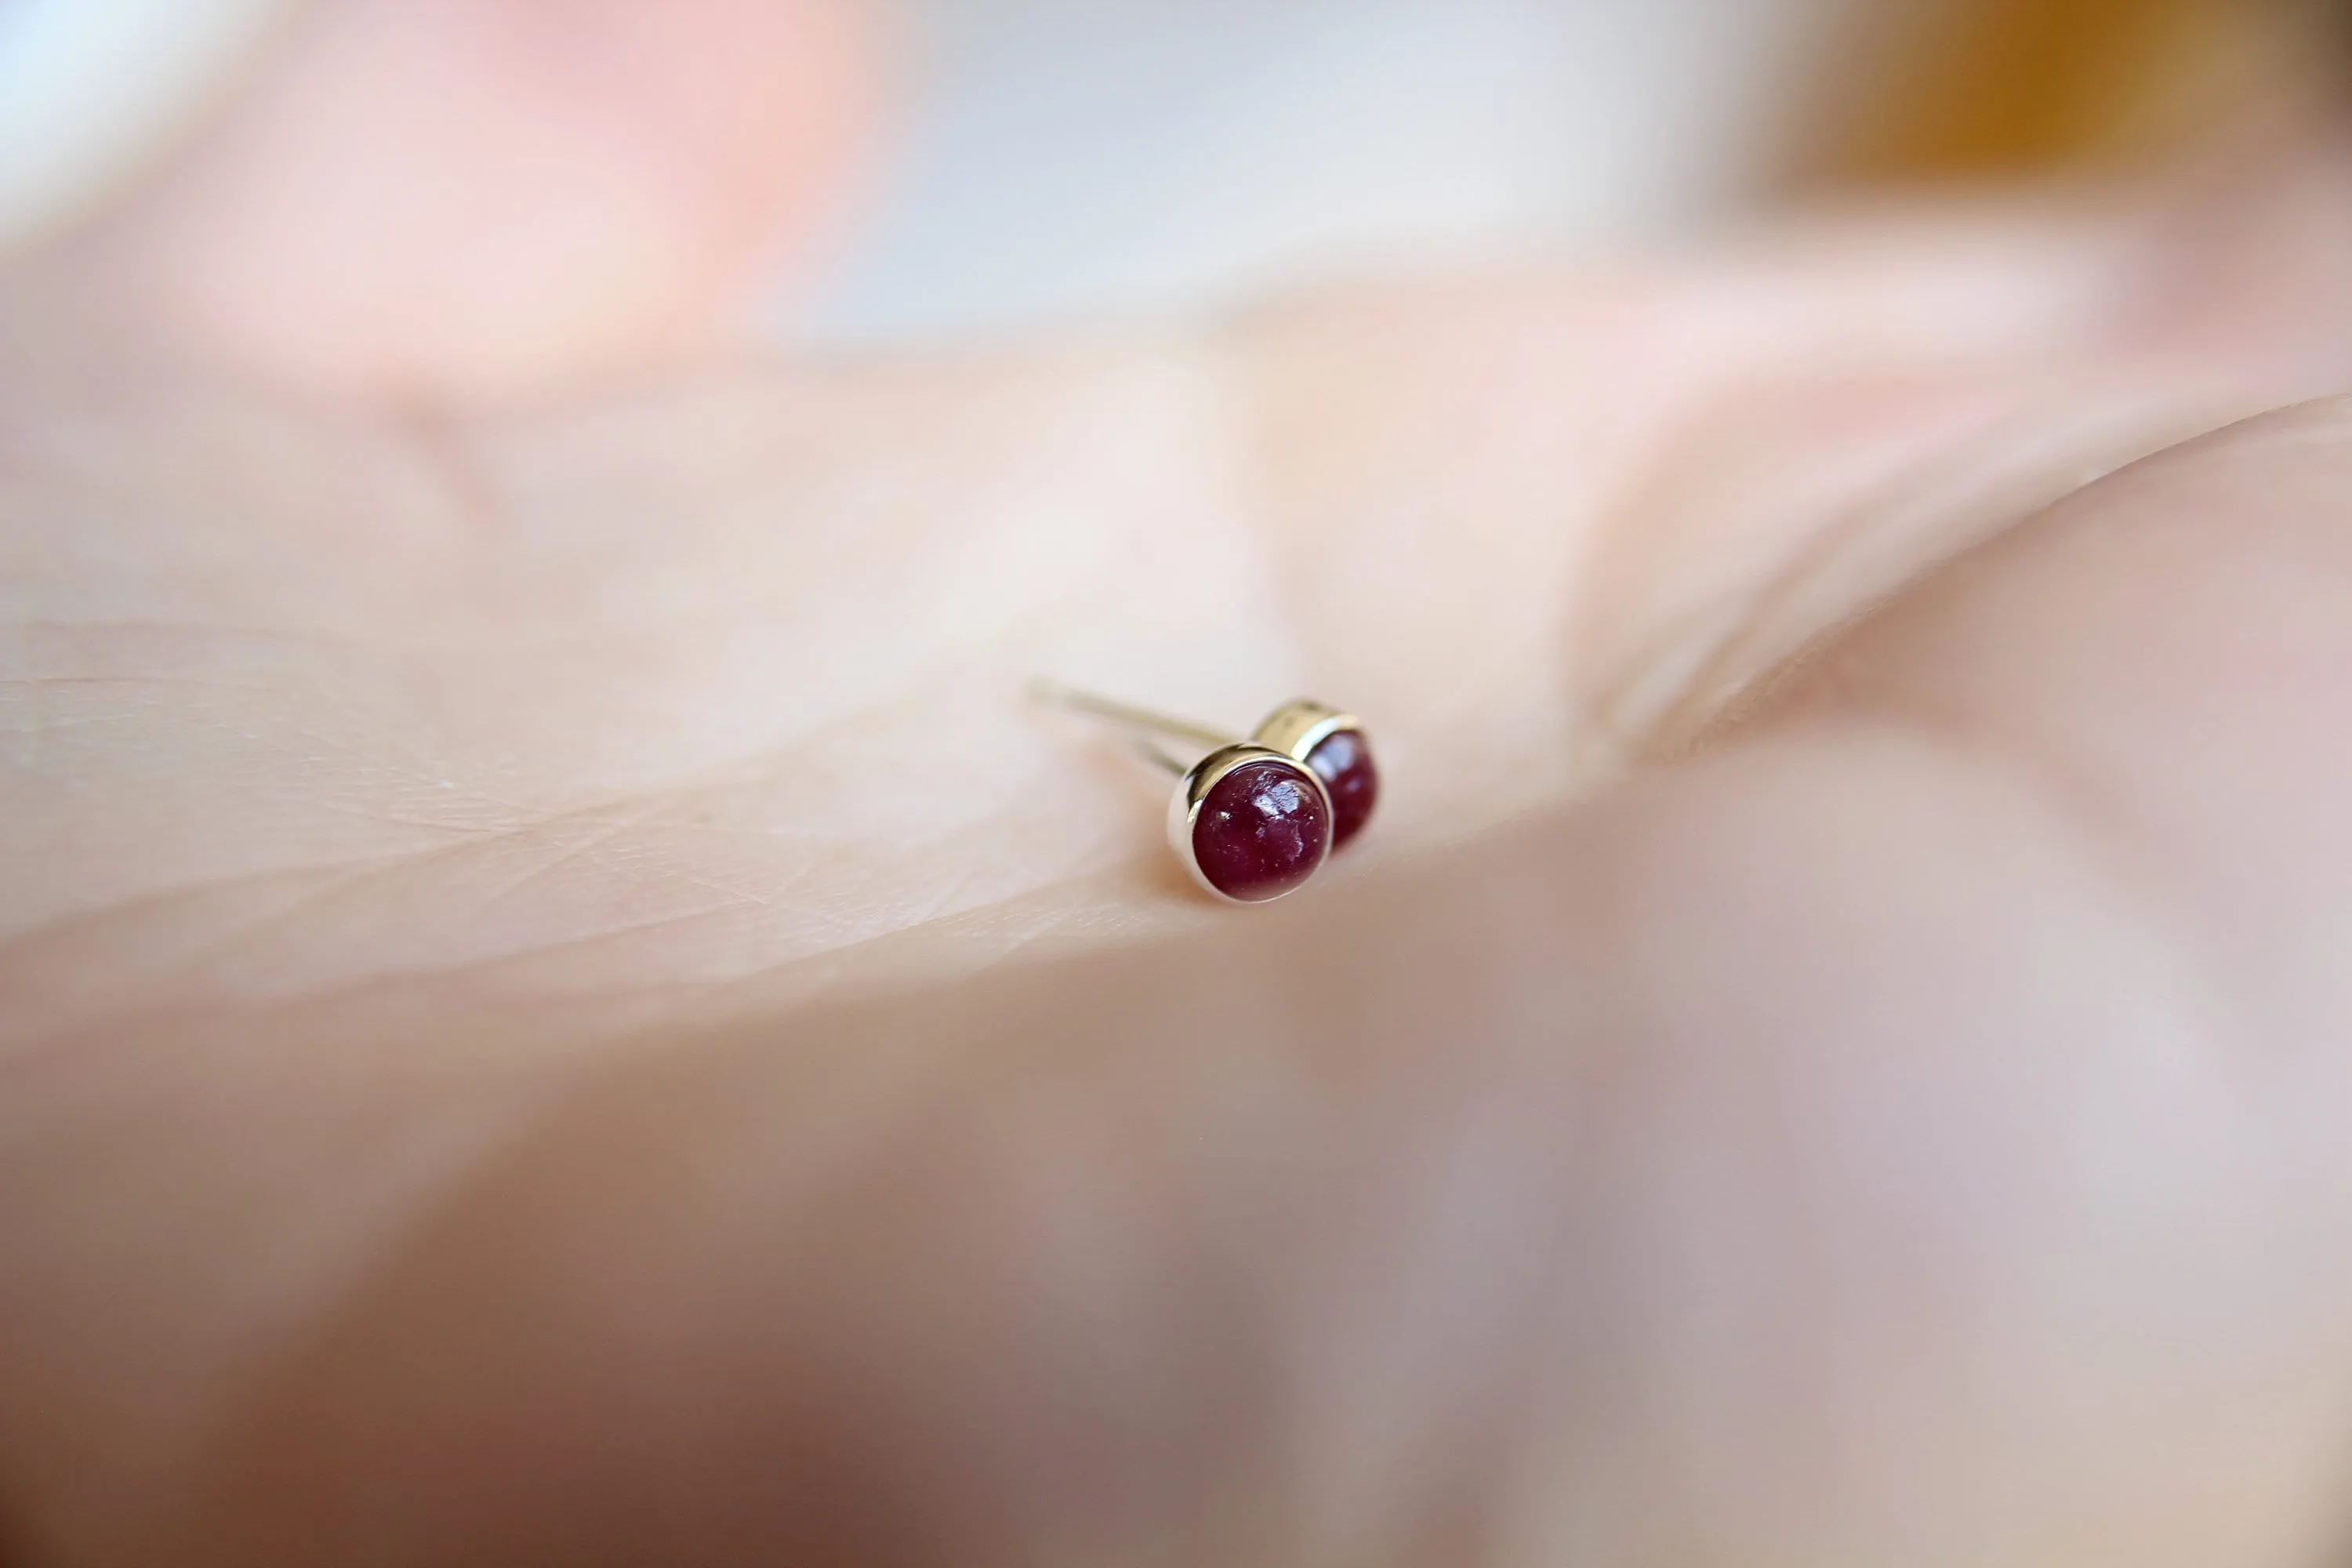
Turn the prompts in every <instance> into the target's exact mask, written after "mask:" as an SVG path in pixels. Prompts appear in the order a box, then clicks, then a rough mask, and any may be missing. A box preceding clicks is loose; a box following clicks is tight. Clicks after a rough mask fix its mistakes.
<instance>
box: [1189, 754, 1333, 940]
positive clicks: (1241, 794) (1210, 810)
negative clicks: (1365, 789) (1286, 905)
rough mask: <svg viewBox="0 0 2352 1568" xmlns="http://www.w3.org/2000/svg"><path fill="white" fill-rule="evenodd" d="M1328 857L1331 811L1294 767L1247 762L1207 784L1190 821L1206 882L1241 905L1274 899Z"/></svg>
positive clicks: (1194, 854) (1196, 855)
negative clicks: (1205, 792) (1197, 811)
mask: <svg viewBox="0 0 2352 1568" xmlns="http://www.w3.org/2000/svg"><path fill="white" fill-rule="evenodd" d="M1330 852H1331V812H1330V809H1329V807H1328V805H1326V804H1325V802H1324V797H1323V792H1322V791H1320V790H1318V789H1317V788H1316V787H1315V782H1314V780H1312V779H1310V778H1308V777H1307V775H1306V773H1304V772H1302V771H1301V770H1300V768H1299V766H1298V765H1297V763H1289V762H1283V761H1279V760H1276V759H1275V758H1271V757H1269V758H1267V759H1266V760H1265V761H1264V762H1252V763H1243V764H1242V765H1241V766H1240V767H1237V768H1235V769H1234V771H1233V772H1231V773H1227V774H1226V775H1225V776H1224V777H1223V778H1221V779H1219V780H1218V781H1217V782H1216V783H1215V784H1213V785H1212V786H1210V790H1209V795H1208V798H1207V799H1205V800H1203V801H1202V803H1201V810H1200V814H1199V815H1198V816H1196V817H1194V819H1193V822H1192V858H1193V859H1194V860H1195V861H1197V862H1198V863H1199V865H1200V868H1201V875H1202V878H1204V879H1206V880H1207V881H1208V883H1209V885H1210V886H1211V887H1213V888H1214V889H1217V891H1219V892H1220V893H1223V895H1224V896H1225V897H1227V898H1229V899H1233V900H1238V901H1239V902H1242V903H1245V904H1257V903H1264V902H1265V901H1266V900H1269V899H1278V898H1280V897H1282V895H1283V894H1285V893H1287V892H1289V891H1291V890H1292V889H1295V888H1297V886H1298V885H1299V884H1300V883H1302V882H1304V881H1306V880H1307V878H1309V877H1311V876H1313V875H1314V874H1315V873H1316V871H1317V870H1318V868H1321V866H1322V864H1323V860H1324V858H1325V857H1326V856H1328V854H1330Z"/></svg>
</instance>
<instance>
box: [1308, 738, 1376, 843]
mask: <svg viewBox="0 0 2352 1568" xmlns="http://www.w3.org/2000/svg"><path fill="white" fill-rule="evenodd" d="M1307 766H1308V767H1310V768H1313V769H1314V770H1315V772H1316V775H1317V776H1318V777H1319V778H1320V779H1322V781H1323V787H1324V788H1325V789H1327V790H1329V791H1330V792H1331V847H1332V848H1334V849H1339V848H1344V847H1346V846H1347V843H1348V840H1349V839H1350V838H1353V837H1355V836H1356V835H1357V834H1359V833H1361V832H1362V831H1363V830H1364V824H1366V823H1367V822H1370V820H1371V819H1372V807H1373V806H1375V805H1379V804H1380V798H1381V771H1380V769H1378V768H1376V767H1374V766H1373V765H1372V748H1371V747H1370V745H1369V744H1368V743H1366V742H1365V740H1364V736H1363V732H1362V731H1360V730H1334V731H1331V733H1329V734H1328V735H1326V736H1325V737H1323V739H1322V740H1321V741H1320V742H1317V744H1316V747H1315V749H1314V750H1313V751H1311V752H1307Z"/></svg>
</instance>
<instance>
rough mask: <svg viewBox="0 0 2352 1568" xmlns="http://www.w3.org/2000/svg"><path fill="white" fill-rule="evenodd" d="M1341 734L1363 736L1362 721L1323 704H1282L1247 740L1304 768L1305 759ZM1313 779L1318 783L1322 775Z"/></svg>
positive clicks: (1304, 702) (1311, 770) (1350, 714)
mask: <svg viewBox="0 0 2352 1568" xmlns="http://www.w3.org/2000/svg"><path fill="white" fill-rule="evenodd" d="M1343 730H1345V731H1352V732H1353V733H1355V734H1358V735H1361V734H1362V733H1363V732H1364V725H1363V721H1361V720H1360V719H1358V718H1357V717H1356V716H1355V715H1354V714H1353V713H1342V712H1341V711H1339V710H1338V709H1337V708H1332V707H1328V706H1327V705H1325V704H1324V703H1320V702H1309V701H1306V700H1300V701H1297V702H1286V703H1284V704H1283V705H1282V706H1281V707H1279V708H1277V709H1276V710H1274V711H1273V712H1272V713H1269V714H1268V715H1266V720H1265V723H1263V724H1260V725H1259V726H1258V727H1257V733H1255V734H1254V735H1252V736H1251V737H1250V743H1251V744H1252V745H1257V746H1264V747H1265V748H1266V749H1267V750H1269V751H1276V752H1281V753H1282V754H1283V755H1284V756H1286V757H1288V758H1289V759H1290V760H1291V761H1292V762H1294V763H1298V764H1299V765H1300V766H1301V767H1305V766H1306V764H1307V757H1308V756H1309V755H1310V754H1311V753H1312V752H1314V750H1315V748H1316V747H1318V746H1319V745H1321V744H1322V743H1323V742H1326V741H1328V740H1329V739H1330V738H1331V737H1332V736H1334V735H1336V734H1338V733H1339V732H1340V731H1343ZM1307 772H1308V773H1314V772H1315V770H1314V769H1313V768H1307ZM1316 777H1317V779H1318V781H1319V780H1320V779H1321V777H1322V775H1321V774H1319V773H1317V774H1316Z"/></svg>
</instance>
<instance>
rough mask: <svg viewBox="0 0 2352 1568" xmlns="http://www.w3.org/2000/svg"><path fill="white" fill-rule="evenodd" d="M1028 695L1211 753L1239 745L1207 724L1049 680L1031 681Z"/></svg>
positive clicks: (1164, 758) (1160, 756)
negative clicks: (1203, 747) (1174, 716)
mask: <svg viewBox="0 0 2352 1568" xmlns="http://www.w3.org/2000/svg"><path fill="white" fill-rule="evenodd" d="M1029 695H1030V696H1031V697H1033V698H1034V699H1035V700H1038V701H1040V702H1051V703H1054V704H1055V705H1056V706H1058V707H1062V708H1067V709H1070V710H1073V711H1076V712H1079V713H1084V714H1086V715H1087V716H1088V717H1090V718H1095V719H1103V720H1108V721H1110V722H1111V723H1114V724H1123V725H1125V726H1126V727H1127V728H1129V729H1130V730H1142V731H1149V732H1150V733H1152V734H1156V735H1166V736H1170V737H1171V738H1173V739H1176V740H1181V741H1192V742H1196V743H1197V744H1200V745H1203V746H1208V747H1211V748H1218V747H1223V746H1232V745H1238V744H1239V743H1240V737H1238V736H1234V735H1228V734H1226V733H1225V732H1224V731H1222V730H1213V729H1211V728H1210V727H1209V726H1208V725H1206V724H1195V723H1193V722H1192V721H1191V720H1189V719H1177V718H1171V716H1169V715H1168V714H1165V713H1154V712H1153V711H1152V710H1150V709H1149V708H1137V707H1134V706H1132V705H1131V704H1129V703H1125V702H1118V701H1114V700H1112V699H1110V698H1108V697H1097V696H1096V695H1095V694H1094V693H1093V692H1091V691H1080V690H1078V689H1076V688H1075V687H1069V686H1062V685H1059V684H1057V683H1055V682H1054V681H1051V680H1044V679H1038V680H1033V681H1031V682H1030V683H1029ZM1145 750H1146V753H1147V754H1148V755H1150V756H1152V757H1153V758H1155V759H1156V760H1157V761H1159V762H1160V763H1163V764H1171V763H1172V762H1173V759H1172V758H1171V757H1169V756H1168V755H1167V754H1166V753H1164V752H1159V751H1157V750H1154V749H1152V748H1149V747H1147V748H1146V749H1145ZM1176 771H1177V772H1178V773H1181V772H1183V770H1182V769H1181V768H1178V769H1177V770H1176Z"/></svg>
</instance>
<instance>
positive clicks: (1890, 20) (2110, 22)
mask: <svg viewBox="0 0 2352 1568" xmlns="http://www.w3.org/2000/svg"><path fill="white" fill-rule="evenodd" d="M2318 20H2319V16H2318V11H2317V8H2316V6H2315V5H2312V4H2310V3H2309V0H1922V3H1920V4H1916V5H1907V6H1890V7H1887V8H1886V9H1885V10H1883V11H1875V10H1874V12H1873V13H1871V14H1870V15H1869V16H1868V18H1867V19H1866V20H1865V21H1864V23H1863V24H1862V25H1861V26H1859V28H1858V29H1857V36H1856V37H1854V38H1853V39H1852V40H1850V47H1848V48H1847V49H1846V50H1844V51H1843V52H1842V54H1841V55H1840V57H1839V58H1836V59H1835V60H1834V61H1833V62H1832V65H1831V67H1830V71H1829V76H1828V79H1827V80H1826V81H1825V82H1824V84H1823V90H1822V93H1821V95H1820V97H1821V100H1822V104H1823V106H1824V108H1823V111H1822V113H1821V115H1820V116H1819V118H1818V119H1817V120H1816V121H1815V122H1814V123H1815V133H1814V134H1813V135H1812V136H1811V138H1809V140H1808V147H1809V150H1808V152H1807V153H1805V155H1804V156H1803V158H1802V159H1801V174H1802V175H1803V176H1804V177H1805V178H1806V179H1807V180H1808V181H1818V180H1829V181H1854V180H1861V181H1879V182H1885V181H1900V180H1919V179H1951V178H1970V177H1999V176H2004V175H2016V174H2031V173H2033V172H2036V171H2040V170H2046V169H2053V168H2063V167H2067V166H2070V165H2078V164H2082V163H2087V162H2096V161H2101V160H2113V159H2117V158H2121V157H2128V156H2130V155H2132V154H2135V153H2145V152H2147V151H2151V150H2155V149H2158V148H2161V147H2163V146H2166V145H2168V144H2177V143H2178V142H2180V141H2182V140H2184V139H2185V138H2186V137H2188V136H2189V135H2192V134H2193V133H2194V132H2196V130H2198V129H2199V128H2200V127H2203V126H2208V125H2210V124H2213V123H2217V122H2219V121H2222V120H2225V119H2227V118H2228V117H2230V116H2231V114H2232V113H2233V112H2236V111H2242V110H2245V109H2246V108H2247V107H2248V106H2249V105H2251V104H2252V103H2254V102H2258V101H2260V100H2261V99H2262V98H2263V96H2264V95H2266V94H2272V93H2275V92H2277V91H2278V90H2280V89H2282V88H2283V87H2284V86H2286V85H2288V84H2289V83H2290V82H2300V81H2301V80H2304V79H2307V78H2308V76H2309V75H2310V72H2309V68H2308V62H2309V60H2310V59H2311V58H2313V56H2314V55H2315V50H2313V49H2311V48H2309V47H2301V48H2298V47H2297V46H2298V44H2303V45H2306V46H2307V44H2308V41H2309V38H2310V35H2311V33H2312V32H2313V30H2314V29H2315V25H2316V23H2317V22H2318Z"/></svg>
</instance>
